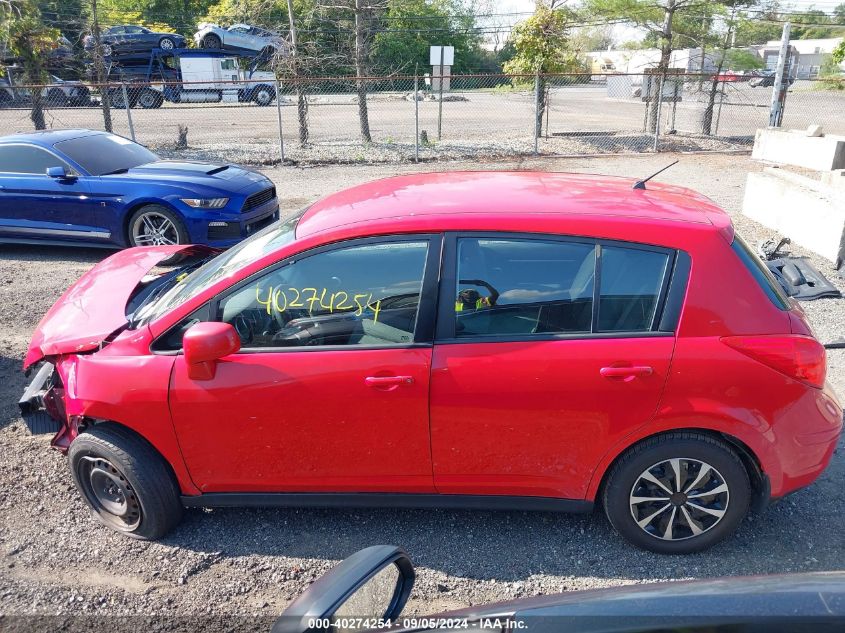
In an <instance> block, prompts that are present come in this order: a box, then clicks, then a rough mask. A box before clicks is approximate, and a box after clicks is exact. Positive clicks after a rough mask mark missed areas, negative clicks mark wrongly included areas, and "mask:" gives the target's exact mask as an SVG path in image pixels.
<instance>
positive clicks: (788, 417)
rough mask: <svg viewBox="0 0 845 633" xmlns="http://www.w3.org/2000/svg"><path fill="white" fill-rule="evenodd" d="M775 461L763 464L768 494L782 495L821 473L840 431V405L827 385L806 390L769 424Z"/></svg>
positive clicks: (796, 488) (832, 451) (797, 488)
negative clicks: (768, 482)
mask: <svg viewBox="0 0 845 633" xmlns="http://www.w3.org/2000/svg"><path fill="white" fill-rule="evenodd" d="M771 431H772V433H773V434H774V436H775V441H774V442H772V446H773V447H776V455H774V456H773V457H774V458H775V460H776V462H777V463H776V464H766V463H764V464H763V468H764V470H765V471H766V472H767V474H768V475H769V477H770V478H771V481H772V497H773V498H778V497H783V496H786V495H788V494H790V493H792V492H795V491H797V490H799V489H801V488H804V487H806V486H808V485H810V484H811V483H812V482H814V481H815V480H816V479H818V477H819V476H820V475H821V474H822V472H824V470H825V469H826V468H827V466H828V464H830V460H831V458H832V457H833V453H834V451H835V450H836V446H837V444H838V443H839V438H840V436H841V434H842V407H841V405H840V404H839V401H838V400H837V398H836V394H835V393H834V392H833V390H832V388H831V387H830V386H829V385H826V386H825V388H824V389H812V388H810V389H808V390H807V393H806V394H805V395H804V396H803V397H801V398H800V399H799V400H798V401H797V402H795V404H794V405H793V406H792V407H790V408H789V410H788V411H786V412H784V414H783V415H782V417H781V418H780V419H778V420H776V421H775V422H774V423H773V424H772V427H771Z"/></svg>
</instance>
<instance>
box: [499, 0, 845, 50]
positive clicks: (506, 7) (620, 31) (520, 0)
mask: <svg viewBox="0 0 845 633" xmlns="http://www.w3.org/2000/svg"><path fill="white" fill-rule="evenodd" d="M489 2H490V10H491V12H493V13H525V14H526V15H512V16H508V17H503V18H501V21H502V22H505V21H510V22H511V25H512V24H516V23H517V22H519V21H520V20H523V19H525V17H527V14H530V13H531V12H532V11H534V5H535V0H489ZM569 2H570V3H572V4H575V3H577V0H569ZM840 2H845V0H782V4H783V7H784V9H786V10H790V9H791V10H793V11H805V10H807V9H809V8H811V7H814V8H817V9H822V10H823V11H827V12H830V11H832V10H833V8H834V7H835V6H837V5H838V4H839V3H840ZM614 36H615V37H616V39H617V41H620V42H624V41H631V40H639V39H642V37H643V34H642V32H640V31H639V30H638V29H635V28H632V27H628V26H617V27H614Z"/></svg>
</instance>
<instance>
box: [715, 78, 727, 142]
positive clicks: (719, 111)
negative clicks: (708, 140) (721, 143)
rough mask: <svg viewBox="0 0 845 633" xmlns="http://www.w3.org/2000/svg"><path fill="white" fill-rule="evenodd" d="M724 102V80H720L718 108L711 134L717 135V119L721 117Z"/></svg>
mask: <svg viewBox="0 0 845 633" xmlns="http://www.w3.org/2000/svg"><path fill="white" fill-rule="evenodd" d="M724 102H725V82H724V81H723V82H722V88H721V89H720V90H719V108H718V110H716V126H715V128H714V129H713V136H718V135H719V119H721V118H722V104H723V103H724Z"/></svg>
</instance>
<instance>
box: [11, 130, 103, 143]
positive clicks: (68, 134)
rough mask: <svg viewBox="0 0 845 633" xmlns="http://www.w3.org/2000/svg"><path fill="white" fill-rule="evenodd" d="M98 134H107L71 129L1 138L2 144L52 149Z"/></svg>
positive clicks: (97, 131)
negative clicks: (64, 142)
mask: <svg viewBox="0 0 845 633" xmlns="http://www.w3.org/2000/svg"><path fill="white" fill-rule="evenodd" d="M98 134H106V132H102V131H100V130H85V129H81V128H80V129H71V130H41V131H40V132H25V133H20V134H9V135H8V136H3V137H0V143H20V142H27V143H34V144H35V145H41V146H43V147H52V146H53V145H55V144H56V143H59V142H61V141H68V140H70V139H72V138H80V137H82V136H95V135H98Z"/></svg>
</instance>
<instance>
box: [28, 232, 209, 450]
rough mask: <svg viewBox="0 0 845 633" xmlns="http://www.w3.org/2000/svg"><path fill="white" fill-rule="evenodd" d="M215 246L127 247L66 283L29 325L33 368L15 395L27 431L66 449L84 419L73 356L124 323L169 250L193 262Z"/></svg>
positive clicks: (94, 348) (102, 343)
mask: <svg viewBox="0 0 845 633" xmlns="http://www.w3.org/2000/svg"><path fill="white" fill-rule="evenodd" d="M217 252H218V251H217V250H215V249H211V248H209V247H206V246H179V245H175V246H153V247H141V248H131V249H127V250H124V251H120V252H118V253H116V254H114V255H112V256H111V257H108V258H106V259H104V260H103V261H102V262H100V263H99V264H97V265H96V266H94V267H93V268H92V269H91V270H90V271H88V272H87V273H85V274H84V275H83V276H82V277H80V279H79V280H78V281H77V282H76V283H75V284H73V285H72V286H71V287H70V288H68V289H67V291H66V292H65V293H64V294H63V295H62V296H61V297H60V298H59V300H58V301H56V303H55V304H54V305H53V307H52V308H50V310H49V311H48V312H47V314H45V315H44V318H42V319H41V321H40V323H39V324H38V326H37V327H36V328H35V331H34V332H33V335H32V341H31V342H30V345H29V349H28V351H27V354H26V358H25V359H24V370H25V371H26V373H27V375H28V376H29V375H32V372H33V371H35V375H34V377H33V378H32V380H31V381H30V383H29V385H28V386H27V388H26V390H25V391H24V394H23V396H22V397H21V398H20V400H18V406H19V407H20V411H21V417H22V418H23V420H24V423H25V424H26V426H27V428H28V429H29V431H30V433H32V434H33V435H43V434H53V436H54V437H53V439H52V441H51V445H52V446H53V447H54V448H56V449H57V450H59V451H60V452H62V453H66V452H67V449H68V447H69V446H70V444H71V442H72V441H73V440H74V438H75V437H76V435H77V433H78V432H79V429H80V427H81V426H83V425H84V424H85V415H84V407H82V403H80V402H79V401H78V399H77V397H76V380H77V367H78V361H79V359H80V358H81V357H82V356H84V355H91V354H96V353H97V352H99V351H100V350H102V349H103V348H104V347H106V346H107V345H108V344H109V342H110V341H111V340H113V339H114V337H115V336H117V335H118V334H119V333H120V332H122V331H123V330H124V329H126V327H127V325H128V315H127V306H128V305H129V304H130V301H132V300H133V298H134V297H136V296H138V295H139V293H140V292H143V291H144V289H149V288H150V287H151V286H152V285H155V284H156V281H157V280H158V279H161V278H163V277H165V276H166V275H168V273H167V272H165V273H159V274H150V271H151V269H153V268H154V267H155V266H156V265H157V264H158V263H159V262H161V261H163V260H165V259H168V258H171V257H173V255H181V256H183V258H184V261H187V262H196V261H198V260H203V259H205V258H208V257H210V256H211V255H214V254H215V253H217ZM178 270H179V269H171V271H169V274H174V273H175V272H177V271H178Z"/></svg>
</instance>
